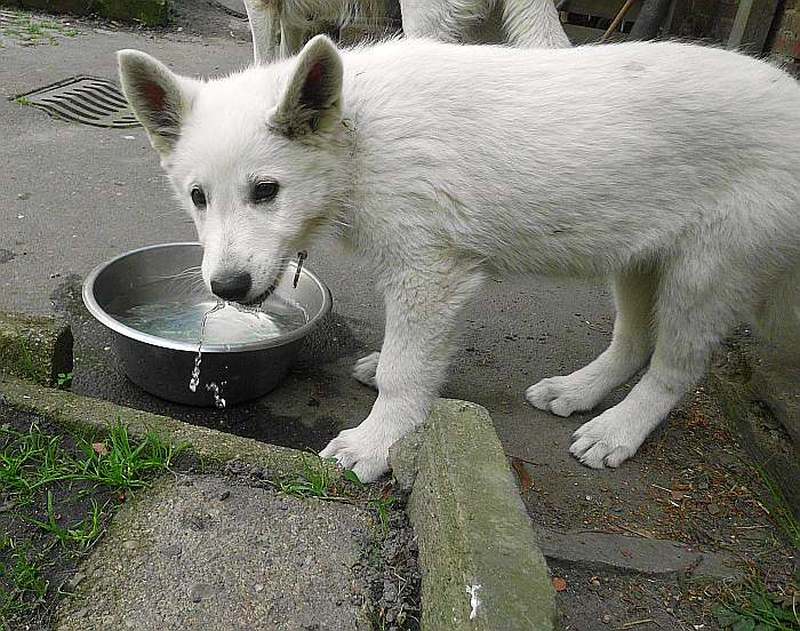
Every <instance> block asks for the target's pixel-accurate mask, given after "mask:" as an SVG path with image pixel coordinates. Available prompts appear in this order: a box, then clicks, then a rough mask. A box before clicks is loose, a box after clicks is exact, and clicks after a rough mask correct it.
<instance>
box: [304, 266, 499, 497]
mask: <svg viewBox="0 0 800 631" xmlns="http://www.w3.org/2000/svg"><path fill="white" fill-rule="evenodd" d="M431 267H432V269H426V270H418V269H416V270H407V271H404V272H402V273H399V274H394V275H393V276H392V278H391V279H390V280H389V281H388V282H387V283H385V285H384V291H385V299H386V332H385V336H384V340H383V348H382V350H381V353H380V359H379V361H378V366H377V369H376V372H375V381H376V385H377V387H378V398H377V400H376V401H375V404H374V405H373V407H372V411H371V412H370V414H369V416H367V418H366V419H365V420H364V421H363V422H362V423H361V424H360V425H359V426H358V427H356V428H354V429H348V430H344V431H343V432H341V433H340V434H339V435H338V436H337V437H336V438H334V439H333V440H332V441H331V442H330V444H329V445H328V446H327V447H326V448H325V449H324V450H323V451H322V452H321V453H320V455H321V456H322V457H323V458H336V460H337V461H338V462H339V463H340V464H341V465H342V466H343V467H345V468H348V469H352V470H353V471H354V472H355V473H356V474H357V475H358V477H359V479H361V480H362V481H365V482H366V481H372V480H375V479H376V478H378V477H379V476H380V475H382V474H383V473H385V472H386V471H387V470H388V468H389V465H388V456H389V447H390V446H391V445H392V444H393V443H394V442H396V441H397V440H398V439H400V438H401V437H402V436H404V435H405V434H407V433H408V432H410V431H411V430H412V429H414V427H416V426H417V425H419V424H420V423H422V422H423V421H424V420H425V419H426V418H427V416H428V412H429V411H430V407H431V404H432V403H433V401H434V399H435V398H436V396H437V395H438V393H439V388H440V386H441V385H442V382H443V381H444V379H445V376H446V374H447V367H448V364H449V362H450V357H451V354H452V347H453V341H454V337H455V335H454V332H455V328H456V327H455V325H456V323H457V322H458V319H459V316H460V314H461V312H462V311H463V308H464V306H465V305H466V304H467V303H468V302H469V300H470V299H471V298H472V296H474V295H475V292H476V291H477V289H478V288H479V287H480V285H481V284H482V282H483V274H482V273H481V272H480V271H477V270H474V269H463V268H454V267H453V266H450V265H448V266H445V267H441V266H440V267H438V268H435V267H434V266H431Z"/></svg>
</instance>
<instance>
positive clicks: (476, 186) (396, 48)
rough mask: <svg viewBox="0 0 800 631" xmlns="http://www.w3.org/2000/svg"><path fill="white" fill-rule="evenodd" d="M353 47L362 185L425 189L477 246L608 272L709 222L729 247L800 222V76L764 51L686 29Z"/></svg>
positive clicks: (514, 260)
mask: <svg viewBox="0 0 800 631" xmlns="http://www.w3.org/2000/svg"><path fill="white" fill-rule="evenodd" d="M343 55H344V65H345V69H346V74H345V79H344V101H345V117H346V118H351V119H352V121H353V124H354V126H355V133H356V135H357V138H358V149H359V154H358V155H359V157H360V160H361V162H360V166H358V167H357V168H358V169H363V170H364V174H365V176H364V177H363V178H361V180H360V181H362V182H363V186H364V187H366V188H368V189H369V191H367V192H365V193H364V194H366V195H372V196H381V195H382V194H383V192H384V191H386V192H389V191H390V192H391V196H392V198H393V199H392V200H390V199H387V200H386V206H385V208H386V212H388V213H393V212H394V211H393V210H392V208H393V207H395V208H396V207H398V206H402V205H403V202H402V196H403V195H408V196H411V197H413V198H414V199H419V197H420V196H426V197H427V198H428V199H429V200H430V205H429V206H428V207H427V208H425V207H423V206H419V209H418V211H415V212H420V213H422V212H428V210H429V209H432V208H437V207H438V208H439V211H437V212H429V215H428V217H427V218H422V217H415V219H414V221H417V222H425V221H427V222H428V224H429V227H430V229H431V230H434V231H439V232H442V231H444V232H448V231H449V232H451V233H452V234H451V235H450V240H451V241H452V242H454V243H460V244H461V245H462V247H464V248H465V249H472V250H473V255H474V256H475V257H476V258H478V259H482V260H491V261H494V262H496V264H497V265H498V266H499V267H511V268H514V269H530V268H531V267H533V268H535V271H545V272H547V271H556V272H563V273H605V272H608V271H609V269H612V268H614V267H618V266H619V265H624V264H626V263H627V262H629V261H630V259H631V258H634V257H639V256H647V255H653V254H654V252H655V251H657V250H662V251H663V250H667V249H669V248H671V247H673V246H674V244H675V242H676V240H678V239H679V238H681V236H682V235H683V236H685V234H686V232H687V230H692V229H697V230H702V229H703V225H705V224H718V223H719V222H722V221H729V222H730V223H729V225H730V232H731V234H730V235H729V236H728V238H729V239H730V240H736V239H739V240H741V243H731V247H738V246H740V245H741V246H748V247H752V248H758V247H765V248H771V249H780V248H781V244H782V243H784V244H785V247H787V248H790V247H791V244H790V243H786V242H787V240H791V241H793V242H795V243H796V241H797V240H798V238H800V237H798V235H800V143H799V142H798V140H799V139H800V86H798V84H797V83H796V82H795V81H794V80H793V79H792V78H791V77H789V76H788V75H786V74H785V73H783V72H781V71H780V70H778V69H776V68H774V67H771V66H769V65H767V64H765V63H762V62H759V61H756V60H753V59H750V58H747V57H744V56H741V55H738V54H734V53H731V52H727V51H724V50H717V49H708V48H699V47H695V46H687V45H682V44H676V43H663V44H645V43H639V44H623V45H615V46H603V47H584V48H578V49H571V50H569V49H568V50H539V51H520V50H513V49H506V48H501V47H480V48H479V47H460V46H453V45H443V44H437V43H433V42H413V43H412V42H393V43H388V44H384V45H381V46H378V47H372V48H366V49H362V50H357V51H352V52H345V53H343ZM376 165H380V167H379V168H378V167H377V166H376ZM373 206H374V204H373ZM441 210H445V211H450V212H441ZM559 250H560V252H559Z"/></svg>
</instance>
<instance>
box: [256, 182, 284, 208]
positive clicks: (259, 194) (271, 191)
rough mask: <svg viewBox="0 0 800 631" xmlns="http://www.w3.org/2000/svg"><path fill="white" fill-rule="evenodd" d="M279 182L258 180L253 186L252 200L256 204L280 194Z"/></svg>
mask: <svg viewBox="0 0 800 631" xmlns="http://www.w3.org/2000/svg"><path fill="white" fill-rule="evenodd" d="M278 188H279V186H278V183H277V182H270V181H268V180H265V181H262V182H256V183H255V185H254V186H253V192H252V200H253V203H254V204H261V203H263V202H268V201H269V200H271V199H273V198H274V197H275V196H276V195H277V194H278Z"/></svg>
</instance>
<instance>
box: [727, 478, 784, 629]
mask: <svg viewBox="0 0 800 631" xmlns="http://www.w3.org/2000/svg"><path fill="white" fill-rule="evenodd" d="M754 466H755V469H756V471H757V472H758V474H759V476H760V477H761V479H762V481H763V482H764V485H765V486H766V488H767V490H768V495H767V497H765V498H764V499H765V503H766V504H767V510H768V511H769V515H770V517H771V519H772V521H773V522H774V523H775V525H776V526H777V527H778V528H779V529H780V531H781V532H782V533H783V535H784V537H785V538H786V539H787V540H788V542H789V543H790V544H791V545H792V547H794V548H795V549H796V550H800V522H798V521H797V518H796V517H795V515H794V513H793V511H792V509H791V507H790V506H789V503H788V502H787V501H786V498H785V497H784V495H783V492H782V491H781V489H780V486H778V484H777V482H775V480H774V479H773V477H772V476H771V475H770V474H769V472H768V471H767V470H766V469H765V468H764V467H763V466H761V465H759V464H756V465H754ZM796 580H797V579H796ZM778 590H780V592H781V593H779V592H778ZM714 615H715V617H716V618H717V621H718V622H719V623H720V625H721V626H722V628H723V629H731V630H732V631H800V586H798V585H795V584H789V585H785V586H783V587H781V588H776V589H773V590H772V591H770V590H768V589H767V586H766V585H765V584H764V581H763V580H762V579H761V578H760V577H757V576H755V575H754V576H751V577H750V578H749V579H748V580H747V581H746V582H744V583H743V584H742V585H740V586H738V587H735V588H733V589H731V590H729V591H728V592H727V593H726V594H725V597H724V598H723V603H722V605H721V606H720V607H718V608H717V610H716V611H715V612H714Z"/></svg>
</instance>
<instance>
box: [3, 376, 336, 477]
mask: <svg viewBox="0 0 800 631" xmlns="http://www.w3.org/2000/svg"><path fill="white" fill-rule="evenodd" d="M0 393H2V395H3V397H4V398H5V400H6V401H7V403H8V404H9V405H11V406H13V407H15V408H17V409H20V410H25V411H30V412H34V413H36V414H40V415H42V416H44V417H46V418H48V419H50V420H52V421H53V422H54V423H56V424H58V425H60V426H62V427H64V428H65V429H67V430H69V431H72V432H75V433H78V434H81V435H84V436H87V437H91V436H101V435H105V434H106V433H107V431H108V426H109V423H112V422H115V421H120V422H121V423H122V424H123V425H125V427H126V428H127V429H128V434H129V435H130V436H131V438H132V439H134V440H136V439H141V438H143V437H144V436H145V435H146V434H147V433H148V432H156V433H157V434H159V435H160V436H161V437H162V438H163V439H164V440H167V441H170V442H172V443H173V444H184V445H186V446H187V447H188V450H189V452H190V453H191V454H193V455H194V456H196V457H197V458H198V460H199V461H200V463H201V464H202V465H203V467H204V468H209V469H211V468H218V467H219V465H221V464H224V463H227V462H231V461H239V462H243V463H247V464H251V465H256V466H258V467H263V468H264V469H265V470H266V472H267V473H268V474H269V475H270V477H280V476H284V475H286V476H288V475H294V474H297V473H301V472H303V471H304V469H305V465H306V459H307V458H308V454H305V453H303V452H301V451H296V450H294V449H288V448H286V447H277V446H274V445H268V444H266V443H262V442H259V441H257V440H252V439H250V438H242V437H240V436H235V435H233V434H226V433H224V432H218V431H216V430H213V429H208V428H205V427H199V426H197V425H191V424H189V423H184V422H183V421H178V420H176V419H173V418H170V417H167V416H159V415H157V414H150V413H149V412H142V411H141V410H134V409H131V408H126V407H122V406H119V405H116V404H114V403H110V402H108V401H102V400H100V399H90V398H87V397H82V396H79V395H76V394H73V393H71V392H65V391H62V390H54V389H52V388H42V387H39V386H36V385H32V384H29V383H25V382H22V381H20V380H17V379H14V378H13V377H8V376H5V377H0ZM331 469H332V470H333V467H331Z"/></svg>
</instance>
